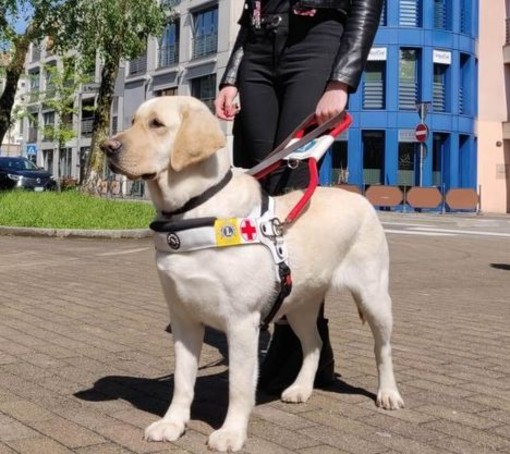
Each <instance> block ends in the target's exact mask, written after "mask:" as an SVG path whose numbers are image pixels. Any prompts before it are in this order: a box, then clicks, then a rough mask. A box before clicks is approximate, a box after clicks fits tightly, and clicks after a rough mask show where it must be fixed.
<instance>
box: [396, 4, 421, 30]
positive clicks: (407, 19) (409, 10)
mask: <svg viewBox="0 0 510 454" xmlns="http://www.w3.org/2000/svg"><path fill="white" fill-rule="evenodd" d="M420 3H421V1H420V0H400V9H399V25H400V26H402V27H420V26H421V15H420V7H421V5H420Z"/></svg>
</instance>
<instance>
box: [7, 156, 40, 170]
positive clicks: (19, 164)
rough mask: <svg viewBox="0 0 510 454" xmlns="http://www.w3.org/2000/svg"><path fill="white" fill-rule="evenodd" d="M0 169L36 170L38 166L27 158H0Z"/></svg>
mask: <svg viewBox="0 0 510 454" xmlns="http://www.w3.org/2000/svg"><path fill="white" fill-rule="evenodd" d="M0 169H4V170H38V169H39V168H38V167H37V166H36V165H35V164H34V163H33V162H32V161H29V160H28V159H9V158H3V159H0Z"/></svg>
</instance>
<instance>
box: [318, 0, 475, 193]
mask: <svg viewBox="0 0 510 454" xmlns="http://www.w3.org/2000/svg"><path fill="white" fill-rule="evenodd" d="M386 1H387V3H388V9H387V25H386V26H381V27H380V28H379V30H378V32H377V36H376V39H375V43H374V47H376V48H385V49H386V55H387V57H386V58H387V59H386V72H385V90H386V93H385V99H386V109H385V110H363V109H362V106H363V90H362V86H363V84H360V87H359V88H358V90H357V92H356V93H354V94H352V95H351V99H350V101H349V111H350V112H351V114H352V116H353V119H354V123H353V125H352V127H351V128H350V130H349V145H348V167H349V183H352V184H357V185H362V184H363V183H364V182H363V146H362V139H361V137H362V132H363V131H364V130H384V131H385V139H384V143H383V144H381V146H382V147H383V148H384V150H381V152H383V153H384V181H383V183H384V184H397V182H398V150H399V131H400V130H408V131H407V132H409V130H413V129H414V128H415V126H416V125H417V124H418V123H419V121H420V118H419V115H418V113H417V112H416V111H409V110H408V111H402V110H399V105H398V95H399V93H398V91H399V90H398V87H399V63H400V62H399V59H400V49H401V48H414V49H417V50H418V54H419V55H420V61H419V65H418V67H419V80H418V101H432V99H433V83H434V58H433V55H434V50H437V51H447V52H449V53H450V55H451V63H450V64H449V68H448V69H447V71H446V72H447V76H446V85H445V96H446V101H445V106H446V109H445V112H434V111H433V110H432V111H430V112H429V114H428V116H427V118H426V121H425V123H426V124H427V125H428V127H429V130H430V134H429V138H428V140H427V142H426V145H427V148H428V153H427V155H426V157H425V160H424V163H423V172H424V174H423V184H424V185H431V184H432V181H433V180H432V154H433V153H432V146H433V143H432V135H433V133H435V132H437V133H443V134H446V135H447V136H448V140H447V145H446V146H445V147H444V148H445V150H444V155H443V156H442V159H441V163H442V181H443V184H444V185H445V186H446V188H452V187H471V188H476V185H477V183H476V156H477V150H476V140H475V135H474V131H475V130H474V126H475V117H476V113H477V105H476V102H477V101H476V100H477V60H476V56H475V40H476V37H477V35H478V16H477V1H476V0H451V2H446V3H447V4H448V5H447V8H448V10H447V14H448V17H449V18H450V21H449V22H450V24H449V25H450V26H449V28H450V29H448V30H444V29H436V28H434V3H435V2H434V0H421V5H420V11H421V19H422V20H421V23H422V24H423V25H422V26H421V27H416V28H413V27H400V26H399V5H400V0H386ZM461 12H462V14H461ZM461 55H464V56H467V58H468V60H467V66H466V68H465V73H464V84H463V83H462V74H461ZM464 58H466V57H464ZM462 88H463V105H464V113H462V114H460V113H459V108H460V102H459V93H460V91H461V89H462ZM461 136H462V139H460V137H461ZM460 147H462V150H460ZM416 148H417V149H418V147H416ZM416 171H418V169H417V168H416V165H415V172H416ZM323 172H324V170H323ZM325 179H326V180H327V178H325ZM416 181H417V180H416Z"/></svg>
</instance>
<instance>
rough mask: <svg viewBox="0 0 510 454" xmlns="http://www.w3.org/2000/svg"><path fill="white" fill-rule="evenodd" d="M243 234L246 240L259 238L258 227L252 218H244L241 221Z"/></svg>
mask: <svg viewBox="0 0 510 454" xmlns="http://www.w3.org/2000/svg"><path fill="white" fill-rule="evenodd" d="M241 235H242V236H243V238H244V239H245V240H246V241H253V240H254V239H255V238H257V229H256V228H255V225H254V224H253V222H251V220H250V219H243V220H242V221H241Z"/></svg>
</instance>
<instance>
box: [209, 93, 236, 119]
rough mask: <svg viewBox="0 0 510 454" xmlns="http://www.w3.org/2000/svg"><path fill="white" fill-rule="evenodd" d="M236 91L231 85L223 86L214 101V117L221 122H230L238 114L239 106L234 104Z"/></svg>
mask: <svg viewBox="0 0 510 454" xmlns="http://www.w3.org/2000/svg"><path fill="white" fill-rule="evenodd" d="M237 93H238V90H237V88H236V87H234V86H233V85H226V86H224V87H223V88H222V89H221V90H220V92H219V93H218V96H216V99H215V100H214V108H215V110H216V116H217V117H218V118H221V119H222V120H227V121H231V120H233V119H234V117H235V116H236V115H237V113H238V112H239V105H238V104H237V103H234V99H235V97H236V96H237Z"/></svg>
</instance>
